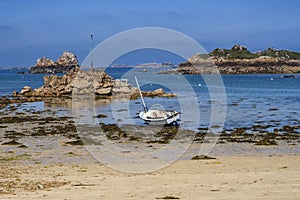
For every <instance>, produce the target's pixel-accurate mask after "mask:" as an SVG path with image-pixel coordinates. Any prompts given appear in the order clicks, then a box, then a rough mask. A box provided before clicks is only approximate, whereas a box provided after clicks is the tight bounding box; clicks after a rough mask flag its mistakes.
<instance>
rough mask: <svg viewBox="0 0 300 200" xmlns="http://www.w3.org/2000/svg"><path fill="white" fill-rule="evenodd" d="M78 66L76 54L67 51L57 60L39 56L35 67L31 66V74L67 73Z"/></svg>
mask: <svg viewBox="0 0 300 200" xmlns="http://www.w3.org/2000/svg"><path fill="white" fill-rule="evenodd" d="M76 67H79V64H78V60H77V57H76V55H75V54H73V53H70V52H67V51H65V52H64V53H63V54H62V55H61V56H60V57H59V58H58V59H57V61H56V62H54V61H53V60H51V59H49V58H47V57H42V58H39V59H38V60H37V62H36V64H35V65H34V66H33V67H30V70H29V73H31V74H55V73H66V72H68V71H70V70H72V69H74V68H76Z"/></svg>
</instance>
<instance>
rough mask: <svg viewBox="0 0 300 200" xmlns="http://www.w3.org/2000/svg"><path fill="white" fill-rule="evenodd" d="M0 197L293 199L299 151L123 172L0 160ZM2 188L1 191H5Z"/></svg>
mask: <svg viewBox="0 0 300 200" xmlns="http://www.w3.org/2000/svg"><path fill="white" fill-rule="evenodd" d="M0 166H1V169H0V176H1V179H0V180H1V181H0V184H1V185H0V199H25V200H26V199H28V200H29V199H30V200H32V199H176V198H178V199H264V200H266V199H299V197H300V155H284V156H272V157H270V156H221V157H218V158H217V159H215V160H180V161H177V162H175V163H173V164H172V165H170V166H168V167H166V168H164V169H162V170H159V171H156V172H153V173H143V174H129V173H123V172H119V171H116V170H113V169H111V168H109V167H107V166H104V165H102V164H99V163H88V164H51V165H42V164H35V165H24V164H14V163H13V162H2V163H0ZM6 193H7V194H6Z"/></svg>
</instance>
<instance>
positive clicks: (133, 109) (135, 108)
mask: <svg viewBox="0 0 300 200" xmlns="http://www.w3.org/2000/svg"><path fill="white" fill-rule="evenodd" d="M158 70H161V69H157V68H147V72H144V71H145V70H143V68H122V69H120V68H119V69H107V71H108V73H109V74H110V75H111V76H112V77H114V78H127V79H129V82H130V83H131V84H133V85H135V82H134V79H133V78H134V76H137V77H138V79H139V81H140V85H141V87H142V90H154V89H157V88H160V87H163V88H164V89H165V90H166V91H167V92H174V93H176V94H177V95H178V96H177V98H145V101H146V104H147V105H148V107H150V108H151V107H152V106H153V107H160V108H164V109H172V110H178V111H180V112H182V121H181V122H180V123H181V126H182V127H183V128H186V129H194V130H196V129H197V128H199V127H207V126H208V125H209V124H210V123H211V119H212V118H214V117H218V116H223V115H224V114H226V118H225V121H224V127H225V129H233V128H236V127H251V126H253V125H271V127H270V128H269V129H270V131H273V129H274V128H278V127H282V126H284V125H290V126H299V122H300V103H299V102H300V95H299V94H300V78H299V77H300V75H297V77H298V78H287V79H286V78H280V76H281V75H280V74H253V75H247V74H246V75H222V76H221V79H220V80H221V81H223V84H224V89H225V91H226V93H224V94H221V93H218V92H219V91H222V89H223V88H222V83H221V84H218V82H217V81H216V80H217V79H215V76H203V77H202V76H200V75H178V74H155V72H157V71H158ZM17 72H18V71H10V70H0V95H1V96H2V95H8V94H11V92H12V91H14V90H18V91H19V90H20V89H21V88H22V87H23V86H24V85H29V86H31V87H33V88H35V87H38V86H41V85H42V84H43V75H39V74H38V75H33V74H17ZM218 95H219V96H218ZM219 97H220V98H219ZM220 99H221V101H219V100H220ZM224 100H225V101H224ZM37 105H38V106H37V107H39V108H38V109H43V108H42V107H44V109H50V108H51V109H57V110H59V111H61V110H65V112H70V108H71V107H72V102H67V103H60V104H58V103H54V104H53V103H51V102H48V103H45V104H44V103H40V104H37ZM213 106H220V110H218V112H220V113H215V111H214V110H213V112H212V108H213ZM140 110H142V104H141V102H140V100H139V99H137V100H130V101H129V100H127V99H117V100H113V101H109V100H102V101H98V102H96V103H95V112H96V113H95V115H97V114H99V113H102V114H105V115H107V116H108V118H104V119H101V120H100V121H102V122H104V123H118V124H121V125H122V124H128V123H129V124H138V125H143V121H141V120H140V119H138V118H136V117H137V113H138V112H139V111H140ZM70 113H71V112H70ZM224 116H225V115H224Z"/></svg>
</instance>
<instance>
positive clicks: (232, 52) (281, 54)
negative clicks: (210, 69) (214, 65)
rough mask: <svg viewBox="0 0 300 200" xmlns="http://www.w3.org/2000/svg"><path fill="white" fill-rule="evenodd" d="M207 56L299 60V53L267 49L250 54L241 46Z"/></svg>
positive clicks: (212, 52) (205, 55)
mask: <svg viewBox="0 0 300 200" xmlns="http://www.w3.org/2000/svg"><path fill="white" fill-rule="evenodd" d="M207 56H208V54H201V58H202V57H203V58H204V59H206V58H207ZM209 56H211V57H214V58H223V59H254V58H259V57H260V56H266V57H272V58H276V59H281V60H289V59H293V60H300V53H299V52H293V51H288V50H277V49H274V48H268V49H266V50H264V51H261V52H257V53H252V52H250V51H249V50H248V49H247V48H246V47H244V46H241V45H234V46H233V47H232V48H231V49H221V48H217V49H214V50H213V51H211V52H210V53H209Z"/></svg>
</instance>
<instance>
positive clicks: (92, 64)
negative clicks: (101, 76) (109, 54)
mask: <svg viewBox="0 0 300 200" xmlns="http://www.w3.org/2000/svg"><path fill="white" fill-rule="evenodd" d="M93 39H94V37H93V33H91V70H92V71H94V63H93V62H94V54H93V48H94V41H93Z"/></svg>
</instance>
